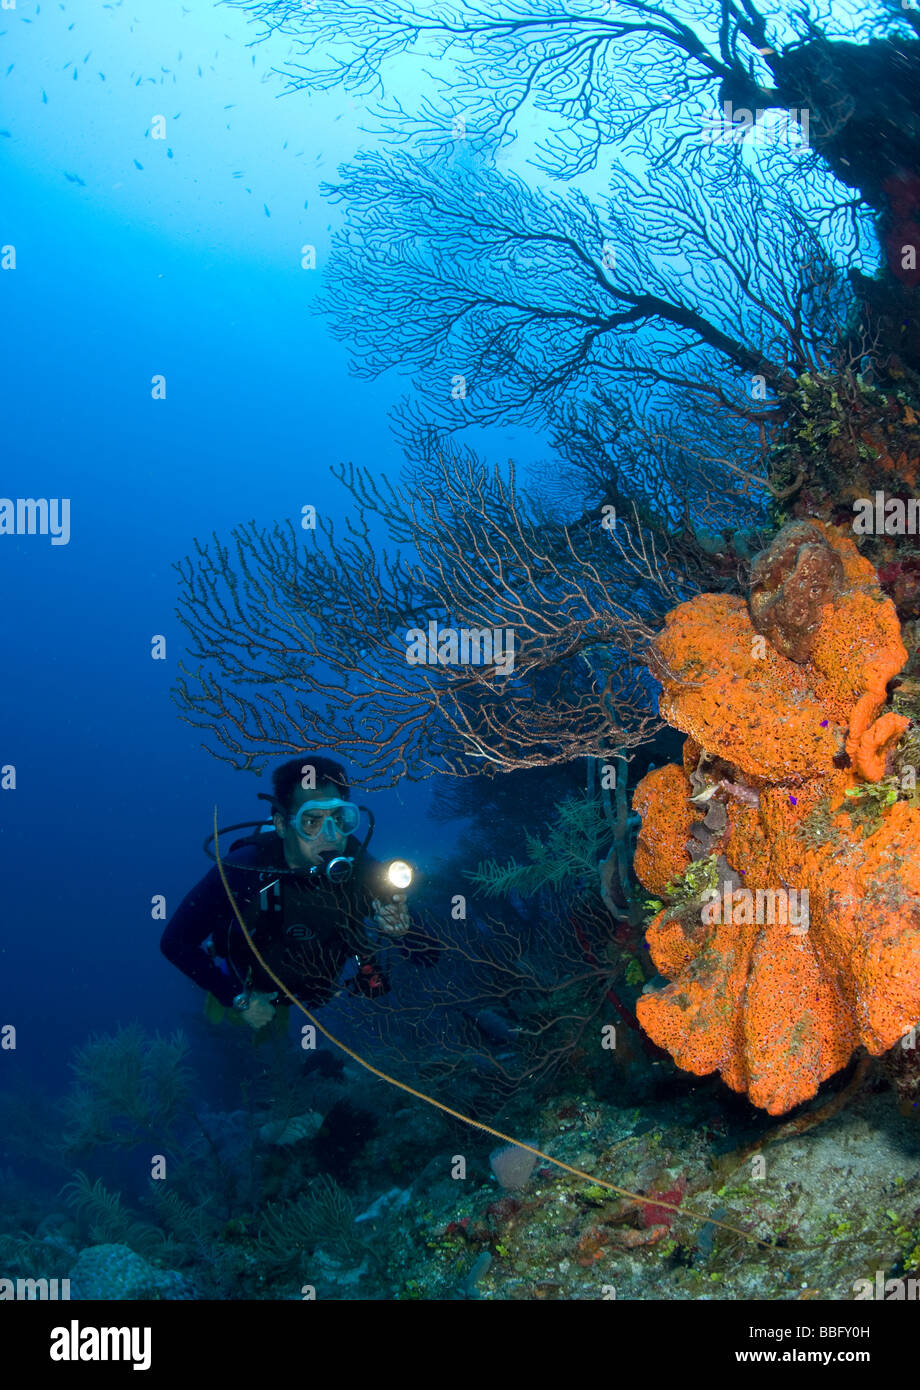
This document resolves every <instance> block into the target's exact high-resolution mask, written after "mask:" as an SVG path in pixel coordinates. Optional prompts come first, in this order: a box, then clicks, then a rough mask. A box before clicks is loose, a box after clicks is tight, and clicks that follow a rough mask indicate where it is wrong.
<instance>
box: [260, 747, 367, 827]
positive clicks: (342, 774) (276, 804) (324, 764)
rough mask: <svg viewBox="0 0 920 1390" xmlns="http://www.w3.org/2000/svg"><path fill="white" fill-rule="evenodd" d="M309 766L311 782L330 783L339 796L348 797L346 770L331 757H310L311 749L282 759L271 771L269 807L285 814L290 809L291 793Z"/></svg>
mask: <svg viewBox="0 0 920 1390" xmlns="http://www.w3.org/2000/svg"><path fill="white" fill-rule="evenodd" d="M310 768H312V769H313V781H314V785H315V786H317V787H324V786H330V787H334V788H335V790H336V792H337V793H338V795H339V796H340V797H342V798H343V800H345V801H347V800H348V797H349V795H350V788H349V785H348V773H347V772H346V771H345V769H344V767H343V766H342V764H341V763H337V762H336V761H335V760H334V759H333V758H321V757H314V755H313V754H312V753H304V754H302V755H301V756H300V757H299V758H291V760H290V761H289V762H286V763H282V764H281V766H280V767H276V768H275V770H274V772H273V773H272V810H273V811H282V812H283V813H284V814H285V815H287V814H288V812H289V811H291V810H292V809H293V803H294V793H295V791H296V790H297V788H298V787H300V786H302V785H303V779H304V777H306V776H308V775H309V770H310Z"/></svg>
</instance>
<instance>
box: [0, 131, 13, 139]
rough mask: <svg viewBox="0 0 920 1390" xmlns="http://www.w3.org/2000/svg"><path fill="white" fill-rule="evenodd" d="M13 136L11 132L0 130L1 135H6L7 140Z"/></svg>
mask: <svg viewBox="0 0 920 1390" xmlns="http://www.w3.org/2000/svg"><path fill="white" fill-rule="evenodd" d="M12 134H13V132H12V131H11V130H0V135H5V136H6V138H7V140H9V139H11V137H12Z"/></svg>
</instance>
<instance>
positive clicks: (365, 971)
mask: <svg viewBox="0 0 920 1390" xmlns="http://www.w3.org/2000/svg"><path fill="white" fill-rule="evenodd" d="M359 848H360V846H359V844H358V841H357V840H356V839H355V838H354V836H349V839H348V846H347V849H346V850H345V853H346V854H348V855H355V854H357V853H358V850H359ZM240 865H252V866H254V867H253V868H248V869H244V868H241V867H239V866H240ZM283 865H284V855H283V850H282V847H281V841H280V840H279V838H278V836H277V835H275V834H274V833H272V834H267V833H266V834H262V835H259V836H258V837H256V838H255V840H254V842H248V841H247V842H245V843H244V844H242V845H241V846H240V847H239V848H237V849H236V850H234V851H232V852H231V853H230V854H228V855H227V857H226V859H225V860H224V868H225V870H226V873H227V882H228V883H229V885H230V888H231V890H232V892H233V896H234V898H235V899H236V902H237V906H238V907H239V909H240V912H241V913H242V915H243V918H244V920H245V922H246V926H247V928H248V930H249V932H250V935H251V936H252V939H253V942H254V943H255V945H256V946H257V947H258V949H259V951H260V952H261V954H262V955H263V956H264V957H265V960H266V962H267V964H269V965H270V966H271V968H272V969H273V970H274V971H275V972H276V973H277V975H278V976H279V978H280V979H282V980H283V981H284V983H285V984H286V985H287V987H288V989H290V990H291V992H292V993H293V994H295V995H296V996H297V998H298V999H301V1000H303V1002H304V1003H305V1004H312V1005H314V1006H316V1005H319V1004H324V1003H325V1002H326V1001H327V1000H328V999H329V998H331V996H332V995H333V994H334V993H335V991H336V989H337V988H338V982H339V977H340V975H341V974H342V970H343V967H344V966H345V963H346V961H348V960H349V958H353V959H354V961H355V979H356V981H357V986H356V987H357V988H358V989H359V990H360V992H361V993H364V994H368V995H371V996H373V995H375V994H378V993H383V992H385V990H386V988H387V985H386V981H385V978H384V976H383V974H382V972H381V971H380V969H379V967H378V966H377V963H376V961H375V960H374V957H373V946H372V942H371V939H370V936H369V932H368V929H367V926H366V919H367V918H369V917H373V906H372V904H373V900H374V899H375V898H377V899H380V900H381V901H382V902H387V901H389V899H390V898H391V897H392V893H393V890H392V888H388V887H386V886H385V885H384V881H383V868H382V866H381V864H380V863H379V861H378V860H376V859H372V858H371V857H370V855H367V854H364V855H359V857H358V859H357V862H356V864H355V868H354V872H353V874H352V877H351V878H350V879H349V880H348V881H347V882H346V883H342V884H331V883H329V882H328V880H327V879H326V878H325V877H323V876H321V875H319V874H314V875H310V874H308V873H306V872H304V873H303V874H296V875H292V874H291V873H286V874H279V873H278V872H277V870H278V868H279V867H281V866H283ZM256 867H257V868H258V869H259V872H254V868H256ZM160 949H161V950H162V952H163V955H164V956H165V957H166V959H167V960H169V961H171V962H172V964H173V965H175V966H177V967H178V969H179V970H181V971H182V972H183V974H185V975H188V977H189V979H191V980H194V981H195V984H196V985H200V986H201V988H202V989H207V990H210V992H211V993H212V994H213V995H214V997H215V998H216V999H217V1000H218V1001H219V1002H220V1003H221V1004H224V1005H227V1006H229V1005H230V1004H232V1002H233V999H234V998H235V996H236V995H237V994H239V993H241V991H243V990H245V989H254V990H264V991H266V992H268V993H274V992H277V985H276V984H275V983H274V981H273V980H272V979H271V978H270V977H269V976H268V975H267V974H266V973H265V972H264V971H263V970H262V968H261V966H260V965H259V963H258V961H257V960H256V959H255V957H254V956H253V955H252V952H251V951H250V949H249V947H248V945H247V943H246V939H245V937H244V936H243V933H242V931H241V929H240V925H239V922H237V920H236V918H235V916H234V915H233V909H232V908H231V907H230V904H229V902H228V900H227V894H226V892H225V891H224V886H223V884H222V883H221V880H220V874H219V872H218V870H217V867H216V866H215V867H214V868H213V869H211V870H210V872H209V873H207V874H205V876H204V878H203V879H202V880H201V882H200V883H198V884H197V885H196V886H195V887H194V888H193V889H192V891H191V892H190V893H188V894H186V896H185V897H184V898H183V899H182V902H181V903H180V904H179V906H178V907H177V908H176V911H175V912H174V913H173V916H172V917H171V918H170V921H169V922H168V924H167V926H166V930H165V931H164V932H163V937H162V940H161V942H160Z"/></svg>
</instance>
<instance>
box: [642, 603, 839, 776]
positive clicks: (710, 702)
mask: <svg viewBox="0 0 920 1390" xmlns="http://www.w3.org/2000/svg"><path fill="white" fill-rule="evenodd" d="M650 665H651V669H652V672H653V674H654V675H655V676H656V677H657V678H658V680H660V681H661V683H662V686H663V691H662V694H661V699H660V710H661V713H662V715H663V717H664V718H665V719H667V721H668V722H669V723H670V724H673V725H675V726H676V727H677V728H678V729H682V730H683V731H684V733H687V734H689V735H690V737H691V738H692V739H693V740H694V741H695V742H696V743H698V744H700V745H701V747H703V748H705V749H706V751H707V753H709V754H711V755H715V756H718V757H720V758H724V759H725V760H726V761H727V762H730V763H733V764H734V765H735V766H736V767H738V768H740V769H741V770H742V771H743V772H745V773H747V774H748V775H750V776H756V777H764V778H766V779H767V780H768V781H770V782H780V781H789V782H799V781H801V780H802V779H803V778H804V777H809V776H813V775H814V774H815V772H827V773H829V772H832V771H833V767H834V758H835V757H836V756H837V754H838V753H839V752H840V751H841V749H842V747H843V740H844V733H843V730H842V729H841V728H839V727H837V726H835V725H834V724H833V723H832V722H831V721H830V720H829V719H828V716H827V712H826V710H825V709H824V708H823V706H822V705H821V704H820V703H819V701H818V700H817V699H816V697H815V695H814V694H813V693H812V691H811V690H810V689H809V685H808V672H807V670H806V668H804V667H802V666H799V665H797V664H796V663H795V662H794V661H791V660H790V659H789V657H786V656H783V655H782V654H781V653H780V652H778V651H776V649H775V648H774V647H772V646H771V645H770V643H769V642H768V641H767V639H766V638H765V637H764V636H763V635H762V634H760V633H758V632H757V631H756V630H755V628H754V625H753V623H752V622H751V616H750V613H749V612H748V608H747V604H746V603H745V601H744V599H741V598H733V597H732V596H731V595H728V594H700V595H699V596H698V597H697V598H694V599H691V600H690V601H689V603H682V604H681V605H680V607H678V608H675V609H674V610H673V611H672V612H671V613H669V614H668V616H667V617H666V619H665V627H664V631H663V632H661V633H660V634H659V635H658V636H657V637H656V638H655V641H654V642H653V644H652V660H651V663H650Z"/></svg>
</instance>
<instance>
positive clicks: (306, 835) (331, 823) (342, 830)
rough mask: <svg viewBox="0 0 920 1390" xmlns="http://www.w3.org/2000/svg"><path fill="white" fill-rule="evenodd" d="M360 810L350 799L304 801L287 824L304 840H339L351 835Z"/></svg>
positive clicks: (358, 818) (334, 798) (359, 816)
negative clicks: (321, 838)
mask: <svg viewBox="0 0 920 1390" xmlns="http://www.w3.org/2000/svg"><path fill="white" fill-rule="evenodd" d="M360 819H361V812H360V810H359V809H358V807H357V806H356V805H355V804H354V802H352V801H342V800H340V798H338V797H332V798H330V799H329V800H326V801H305V802H304V803H303V805H302V806H299V807H298V808H297V810H296V812H295V813H294V815H293V816H290V817H289V818H288V824H289V825H291V826H293V827H294V829H295V830H296V831H297V834H298V835H299V836H300V837H301V839H304V840H318V839H319V838H320V836H322V837H323V838H324V839H326V840H332V841H335V840H339V839H341V837H342V836H343V835H351V834H352V832H353V831H354V830H356V829H357V827H358V822H359V821H360Z"/></svg>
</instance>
